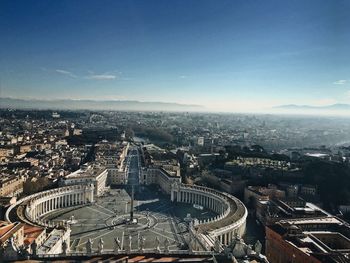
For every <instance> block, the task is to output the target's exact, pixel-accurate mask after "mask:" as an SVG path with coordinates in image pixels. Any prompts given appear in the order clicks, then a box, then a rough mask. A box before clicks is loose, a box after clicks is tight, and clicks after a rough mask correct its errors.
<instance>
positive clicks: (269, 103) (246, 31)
mask: <svg viewBox="0 0 350 263" xmlns="http://www.w3.org/2000/svg"><path fill="white" fill-rule="evenodd" d="M349 8H350V3H349V1H340V0H339V1H288V2H281V1H219V2H217V1H101V2H100V1H47V2H46V1H45V2H42V1H1V3H0V17H1V23H0V35H1V41H0V57H1V60H0V87H1V94H0V96H1V97H2V98H17V99H43V100H53V99H75V100H84V99H93V100H137V101H144V102H170V103H180V104H190V105H193V104H194V105H201V106H203V107H204V108H205V110H206V111H223V112H269V111H270V110H271V108H273V107H276V106H280V105H289V104H296V105H311V106H325V105H333V104H338V103H341V104H349V103H350V85H349V83H350V75H349V70H350V69H349V60H348V58H349V56H350V52H349V50H350V48H349V47H350V29H349V26H348V25H349V24H350V18H349V16H348V10H349ZM291 112H293V110H292V111H291ZM314 112H315V113H317V112H318V110H317V109H316V110H315V111H314ZM342 114H343V115H344V112H342Z"/></svg>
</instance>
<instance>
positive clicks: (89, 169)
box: [60, 164, 108, 196]
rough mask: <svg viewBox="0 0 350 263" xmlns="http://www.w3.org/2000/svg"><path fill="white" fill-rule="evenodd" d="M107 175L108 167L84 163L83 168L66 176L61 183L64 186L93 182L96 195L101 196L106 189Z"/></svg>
mask: <svg viewBox="0 0 350 263" xmlns="http://www.w3.org/2000/svg"><path fill="white" fill-rule="evenodd" d="M107 177H108V171H107V169H106V167H102V166H98V165H87V164H84V165H83V166H82V168H81V169H79V170H77V171H75V172H73V173H71V174H68V175H67V176H65V177H64V179H63V180H61V182H60V184H61V185H62V186H66V185H82V184H86V185H90V184H93V185H94V187H95V195H97V196H100V195H102V194H103V192H104V191H105V190H106V187H107Z"/></svg>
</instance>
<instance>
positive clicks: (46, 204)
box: [5, 185, 94, 227]
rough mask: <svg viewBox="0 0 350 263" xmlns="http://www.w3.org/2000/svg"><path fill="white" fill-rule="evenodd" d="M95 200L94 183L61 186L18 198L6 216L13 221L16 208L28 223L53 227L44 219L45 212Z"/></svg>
mask: <svg viewBox="0 0 350 263" xmlns="http://www.w3.org/2000/svg"><path fill="white" fill-rule="evenodd" d="M93 201H94V186H93V185H72V186H66V187H60V188H56V189H52V190H47V191H43V192H39V193H36V194H33V195H30V196H27V197H25V198H22V199H20V200H18V201H17V202H16V203H15V204H13V205H11V206H10V207H9V209H7V211H6V214H5V218H6V220H7V221H10V222H11V219H10V213H11V212H13V211H14V209H16V213H17V216H18V217H19V218H20V219H22V220H23V221H25V222H27V223H32V224H36V225H41V226H46V227H53V226H54V225H53V224H52V223H50V222H44V221H43V220H42V217H43V216H44V215H45V214H47V213H50V212H53V211H55V210H58V209H62V208H66V207H71V206H77V205H85V204H89V203H92V202H93ZM20 208H21V209H20ZM28 221H29V222H28Z"/></svg>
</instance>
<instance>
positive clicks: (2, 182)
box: [0, 176, 24, 196]
mask: <svg viewBox="0 0 350 263" xmlns="http://www.w3.org/2000/svg"><path fill="white" fill-rule="evenodd" d="M23 182H24V178H23V177H22V176H19V177H17V176H13V177H5V178H2V179H0V196H17V195H18V194H20V193H22V192H23Z"/></svg>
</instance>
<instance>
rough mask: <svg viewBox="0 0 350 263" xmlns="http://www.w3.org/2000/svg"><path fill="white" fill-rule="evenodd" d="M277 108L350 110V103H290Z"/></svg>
mask: <svg viewBox="0 0 350 263" xmlns="http://www.w3.org/2000/svg"><path fill="white" fill-rule="evenodd" d="M274 108H275V109H284V110H332V111H334V110H336V111H338V110H341V111H344V110H350V104H340V103H337V104H332V105H326V106H311V105H295V104H289V105H280V106H276V107H274Z"/></svg>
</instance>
